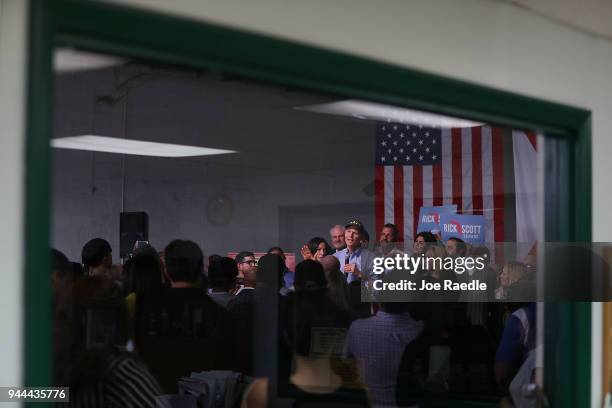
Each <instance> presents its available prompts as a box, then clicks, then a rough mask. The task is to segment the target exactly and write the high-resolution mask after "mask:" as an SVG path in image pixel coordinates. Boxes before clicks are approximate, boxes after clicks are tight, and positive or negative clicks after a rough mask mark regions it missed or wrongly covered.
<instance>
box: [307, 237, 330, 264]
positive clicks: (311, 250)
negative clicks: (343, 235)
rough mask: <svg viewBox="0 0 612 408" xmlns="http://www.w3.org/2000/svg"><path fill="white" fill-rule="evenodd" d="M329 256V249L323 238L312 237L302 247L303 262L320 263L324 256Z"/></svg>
mask: <svg viewBox="0 0 612 408" xmlns="http://www.w3.org/2000/svg"><path fill="white" fill-rule="evenodd" d="M330 254H331V247H330V246H329V244H328V243H327V241H326V240H325V239H324V238H321V237H314V238H312V239H311V240H310V241H308V243H307V244H306V245H304V246H303V247H302V256H303V257H304V260H313V261H320V260H321V258H323V257H324V256H325V255H330Z"/></svg>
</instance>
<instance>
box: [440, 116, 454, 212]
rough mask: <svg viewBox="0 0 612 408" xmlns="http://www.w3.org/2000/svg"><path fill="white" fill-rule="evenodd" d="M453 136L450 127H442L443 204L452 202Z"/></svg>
mask: <svg viewBox="0 0 612 408" xmlns="http://www.w3.org/2000/svg"><path fill="white" fill-rule="evenodd" d="M452 142H453V136H452V132H451V130H450V129H448V128H447V129H442V194H443V195H444V199H443V204H444V205H446V204H453V202H454V201H453V197H454V195H453V143H452Z"/></svg>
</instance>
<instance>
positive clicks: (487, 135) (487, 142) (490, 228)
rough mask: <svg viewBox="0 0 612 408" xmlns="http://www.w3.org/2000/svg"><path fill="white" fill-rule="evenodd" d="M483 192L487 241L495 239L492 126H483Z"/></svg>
mask: <svg viewBox="0 0 612 408" xmlns="http://www.w3.org/2000/svg"><path fill="white" fill-rule="evenodd" d="M482 190H483V192H482V194H483V198H482V200H483V215H484V216H485V218H486V219H487V229H486V232H485V239H486V241H487V242H493V241H494V237H495V235H494V231H495V226H494V224H493V209H494V208H495V206H494V203H493V160H492V151H491V127H489V126H484V127H483V128H482Z"/></svg>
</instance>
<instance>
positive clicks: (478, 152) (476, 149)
mask: <svg viewBox="0 0 612 408" xmlns="http://www.w3.org/2000/svg"><path fill="white" fill-rule="evenodd" d="M481 129H482V128H480V127H475V128H472V202H473V206H474V211H473V214H474V215H482V139H481Z"/></svg>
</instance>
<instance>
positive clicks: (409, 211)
mask: <svg viewBox="0 0 612 408" xmlns="http://www.w3.org/2000/svg"><path fill="white" fill-rule="evenodd" d="M403 171H404V223H405V225H404V242H410V241H411V240H412V238H413V236H414V228H415V227H414V225H415V224H414V207H413V202H412V197H413V194H412V191H413V183H412V175H413V174H412V166H403ZM417 217H418V214H417ZM379 231H380V230H379Z"/></svg>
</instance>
